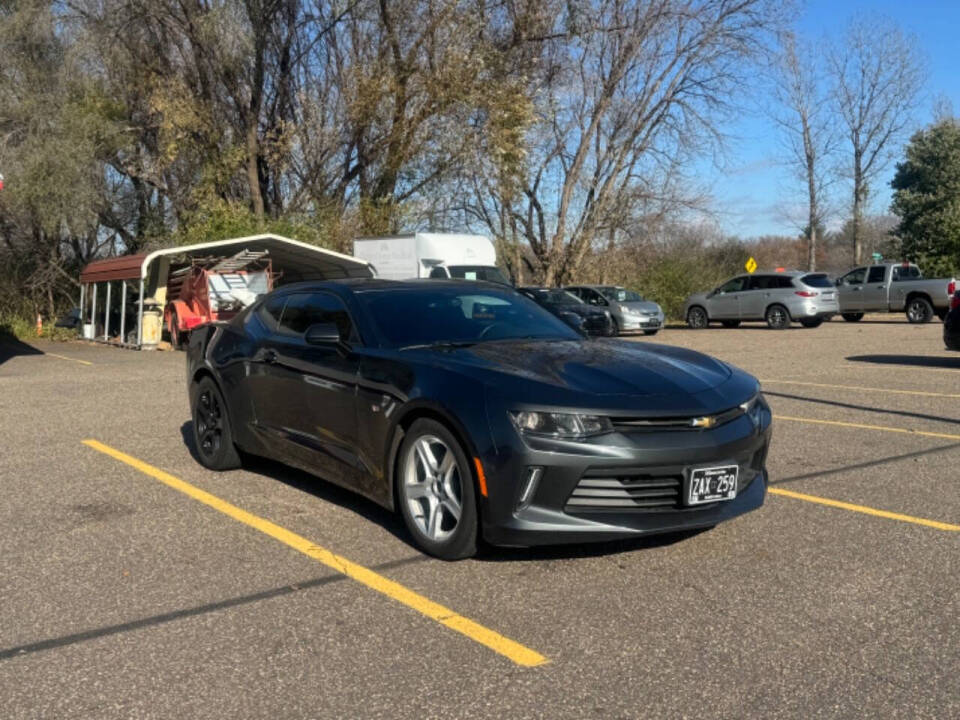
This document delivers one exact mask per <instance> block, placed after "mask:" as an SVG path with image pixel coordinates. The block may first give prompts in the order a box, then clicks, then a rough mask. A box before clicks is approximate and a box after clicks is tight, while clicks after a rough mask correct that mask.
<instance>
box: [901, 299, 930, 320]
mask: <svg viewBox="0 0 960 720" xmlns="http://www.w3.org/2000/svg"><path fill="white" fill-rule="evenodd" d="M932 319H933V305H931V304H930V301H929V300H927V299H926V298H925V297H915V298H911V299H910V301H909V302H908V303H907V320H909V321H910V322H911V323H914V324H922V323H928V322H930V321H931V320H932Z"/></svg>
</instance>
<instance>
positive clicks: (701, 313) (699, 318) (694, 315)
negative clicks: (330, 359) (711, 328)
mask: <svg viewBox="0 0 960 720" xmlns="http://www.w3.org/2000/svg"><path fill="white" fill-rule="evenodd" d="M709 324H710V318H708V317H707V311H706V310H704V309H703V308H702V307H700V306H699V305H694V306H693V307H692V308H690V309H689V310H687V326H688V327H689V328H690V329H691V330H703V328H705V327H707V325H709Z"/></svg>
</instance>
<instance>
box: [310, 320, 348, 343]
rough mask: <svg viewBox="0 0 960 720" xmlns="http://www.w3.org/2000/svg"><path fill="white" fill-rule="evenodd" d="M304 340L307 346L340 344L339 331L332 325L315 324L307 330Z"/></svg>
mask: <svg viewBox="0 0 960 720" xmlns="http://www.w3.org/2000/svg"><path fill="white" fill-rule="evenodd" d="M304 339H305V340H306V341H307V344H308V345H336V344H338V343H339V342H340V331H339V330H338V329H337V326H336V325H334V324H333V323H317V324H316V325H311V326H310V327H308V328H307V332H306V334H305V335H304Z"/></svg>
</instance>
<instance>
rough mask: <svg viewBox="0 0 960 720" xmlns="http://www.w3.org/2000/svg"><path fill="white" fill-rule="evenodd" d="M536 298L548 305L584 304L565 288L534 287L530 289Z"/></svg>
mask: <svg viewBox="0 0 960 720" xmlns="http://www.w3.org/2000/svg"><path fill="white" fill-rule="evenodd" d="M530 292H531V293H533V294H534V295H535V296H536V298H537V300H539V301H540V302H542V303H547V304H548V305H585V304H586V303H584V302H583V300H581V299H580V298H578V297H577V296H576V295H574V294H573V293H570V292H567V291H566V290H546V289H534V290H531V291H530Z"/></svg>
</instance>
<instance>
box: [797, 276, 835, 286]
mask: <svg viewBox="0 0 960 720" xmlns="http://www.w3.org/2000/svg"><path fill="white" fill-rule="evenodd" d="M800 282H802V283H803V284H804V285H807V286H808V287H815V288H832V287H833V282H832V281H831V280H830V278H829V277H827V276H826V275H825V274H824V273H817V274H815V275H804V276H803V277H802V278H800Z"/></svg>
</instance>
